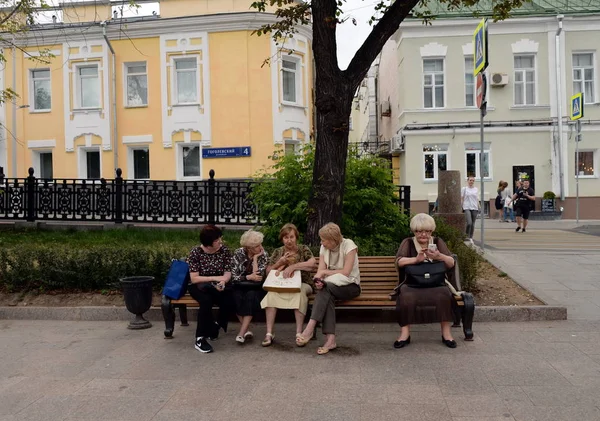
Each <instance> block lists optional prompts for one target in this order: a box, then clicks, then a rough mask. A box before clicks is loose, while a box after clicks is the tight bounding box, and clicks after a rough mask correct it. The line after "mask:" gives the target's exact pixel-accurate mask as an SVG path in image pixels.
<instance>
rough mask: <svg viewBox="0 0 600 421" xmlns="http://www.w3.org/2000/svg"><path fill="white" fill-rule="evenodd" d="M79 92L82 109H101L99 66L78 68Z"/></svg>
mask: <svg viewBox="0 0 600 421" xmlns="http://www.w3.org/2000/svg"><path fill="white" fill-rule="evenodd" d="M77 90H78V93H79V96H78V102H79V107H80V108H100V78H99V77H98V66H97V65H93V66H81V67H77Z"/></svg>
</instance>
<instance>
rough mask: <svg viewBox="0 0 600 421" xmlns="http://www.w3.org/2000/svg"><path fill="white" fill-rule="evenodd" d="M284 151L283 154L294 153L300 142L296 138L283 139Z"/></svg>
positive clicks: (297, 149)
mask: <svg viewBox="0 0 600 421" xmlns="http://www.w3.org/2000/svg"><path fill="white" fill-rule="evenodd" d="M284 148H285V149H284V152H285V155H286V156H287V155H296V154H297V153H298V151H299V148H300V142H298V141H297V140H289V139H288V140H285V141H284Z"/></svg>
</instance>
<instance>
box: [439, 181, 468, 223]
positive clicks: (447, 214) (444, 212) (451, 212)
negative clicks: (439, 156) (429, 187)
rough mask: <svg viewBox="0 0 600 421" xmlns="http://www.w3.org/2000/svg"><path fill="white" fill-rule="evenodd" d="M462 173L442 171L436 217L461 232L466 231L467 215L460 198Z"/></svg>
mask: <svg viewBox="0 0 600 421" xmlns="http://www.w3.org/2000/svg"><path fill="white" fill-rule="evenodd" d="M460 190H461V185H460V171H455V170H451V171H440V172H439V178H438V213H437V214H436V216H438V217H440V218H442V219H444V221H446V223H448V224H449V225H451V226H453V227H454V228H456V229H457V230H459V231H460V232H464V231H465V214H464V213H463V210H462V202H461V197H460Z"/></svg>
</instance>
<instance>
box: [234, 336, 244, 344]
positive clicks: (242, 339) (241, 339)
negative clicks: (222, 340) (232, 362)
mask: <svg viewBox="0 0 600 421" xmlns="http://www.w3.org/2000/svg"><path fill="white" fill-rule="evenodd" d="M235 341H236V342H237V343H238V344H243V343H244V342H246V340H245V339H244V337H243V336H239V335H238V336H236V337H235Z"/></svg>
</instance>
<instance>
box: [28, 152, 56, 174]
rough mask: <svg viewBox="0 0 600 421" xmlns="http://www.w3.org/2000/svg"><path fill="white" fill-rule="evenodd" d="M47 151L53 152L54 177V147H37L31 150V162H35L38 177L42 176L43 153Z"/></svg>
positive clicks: (35, 172) (35, 171) (34, 166)
mask: <svg viewBox="0 0 600 421" xmlns="http://www.w3.org/2000/svg"><path fill="white" fill-rule="evenodd" d="M45 153H49V154H52V176H53V178H54V151H53V150H52V149H36V150H33V151H31V162H32V163H33V171H34V175H35V176H36V177H37V178H41V177H42V161H41V155H42V154H45Z"/></svg>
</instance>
